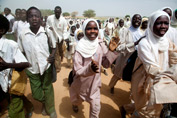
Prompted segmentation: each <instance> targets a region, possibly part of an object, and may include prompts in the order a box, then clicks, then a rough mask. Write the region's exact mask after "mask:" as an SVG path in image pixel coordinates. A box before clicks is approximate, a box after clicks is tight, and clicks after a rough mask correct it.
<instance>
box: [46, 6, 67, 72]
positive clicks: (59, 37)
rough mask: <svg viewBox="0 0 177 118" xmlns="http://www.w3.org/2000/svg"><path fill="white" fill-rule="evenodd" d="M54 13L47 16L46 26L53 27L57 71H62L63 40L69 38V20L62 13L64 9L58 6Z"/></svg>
mask: <svg viewBox="0 0 177 118" xmlns="http://www.w3.org/2000/svg"><path fill="white" fill-rule="evenodd" d="M54 13H55V14H54V15H50V16H48V18H47V22H46V27H47V28H49V29H51V30H52V31H53V33H54V35H55V38H56V43H57V45H56V54H55V67H56V71H57V72H60V70H61V62H62V61H63V56H64V54H63V53H64V52H63V41H64V40H65V39H67V38H68V37H67V36H68V33H67V26H68V25H67V21H66V20H65V18H64V17H63V16H62V15H61V13H62V9H61V7H59V6H56V7H55V9H54Z"/></svg>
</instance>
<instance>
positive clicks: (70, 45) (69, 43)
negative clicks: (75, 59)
mask: <svg viewBox="0 0 177 118" xmlns="http://www.w3.org/2000/svg"><path fill="white" fill-rule="evenodd" d="M75 30H76V26H74V25H72V26H71V27H70V36H69V40H67V41H66V44H67V50H66V53H65V57H66V59H67V67H71V58H72V55H73V54H74V41H75V37H74V32H75Z"/></svg>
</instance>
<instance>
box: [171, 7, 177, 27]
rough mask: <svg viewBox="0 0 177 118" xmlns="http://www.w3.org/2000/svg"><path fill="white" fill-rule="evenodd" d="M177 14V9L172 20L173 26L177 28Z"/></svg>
mask: <svg viewBox="0 0 177 118" xmlns="http://www.w3.org/2000/svg"><path fill="white" fill-rule="evenodd" d="M175 12H177V9H176V10H174V11H173V15H172V18H171V25H173V26H177V18H176V17H175Z"/></svg>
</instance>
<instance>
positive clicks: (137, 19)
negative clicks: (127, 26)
mask: <svg viewBox="0 0 177 118" xmlns="http://www.w3.org/2000/svg"><path fill="white" fill-rule="evenodd" d="M132 25H133V27H134V28H138V27H139V26H140V25H141V16H140V15H138V14H136V15H134V16H133V19H132Z"/></svg>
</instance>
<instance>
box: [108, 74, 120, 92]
mask: <svg viewBox="0 0 177 118" xmlns="http://www.w3.org/2000/svg"><path fill="white" fill-rule="evenodd" d="M118 80H120V78H119V77H117V76H116V75H113V76H112V78H111V81H110V82H109V87H110V88H111V89H110V93H112V94H114V86H115V85H116V83H117V81H118Z"/></svg>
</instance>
